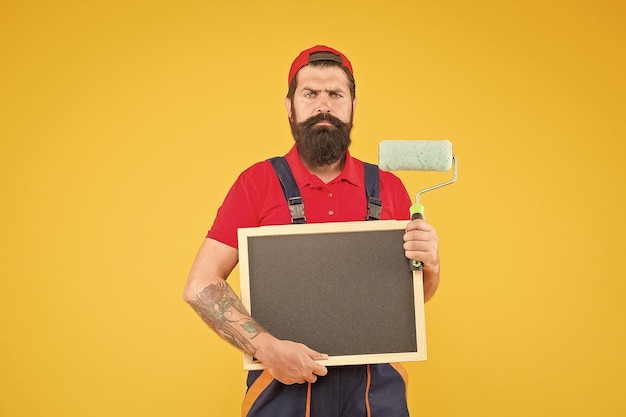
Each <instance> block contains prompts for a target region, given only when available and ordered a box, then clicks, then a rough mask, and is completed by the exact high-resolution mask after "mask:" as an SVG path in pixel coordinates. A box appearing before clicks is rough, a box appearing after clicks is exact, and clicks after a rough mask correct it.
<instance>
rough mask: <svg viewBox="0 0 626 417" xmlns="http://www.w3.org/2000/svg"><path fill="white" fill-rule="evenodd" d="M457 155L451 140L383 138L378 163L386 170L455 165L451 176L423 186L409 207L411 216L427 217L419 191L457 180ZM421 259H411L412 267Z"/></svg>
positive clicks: (443, 169) (439, 168)
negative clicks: (441, 181) (420, 200)
mask: <svg viewBox="0 0 626 417" xmlns="http://www.w3.org/2000/svg"><path fill="white" fill-rule="evenodd" d="M456 165H457V164H456V157H455V156H454V154H453V153H452V142H450V141H449V140H384V141H382V142H380V144H379V145H378V166H379V167H380V169H382V170H385V171H401V170H408V171H439V172H446V171H449V170H450V169H451V168H452V169H453V177H452V179H451V180H449V181H446V182H443V183H441V184H436V185H433V186H431V187H428V188H425V189H423V190H420V191H418V192H417V194H416V195H415V204H413V205H412V206H411V208H410V210H409V211H410V214H411V220H415V219H423V218H424V206H423V205H421V204H420V202H419V198H420V195H421V194H423V193H425V192H428V191H432V190H434V189H436V188H440V187H443V186H445V185H449V184H452V183H453V182H455V181H456V177H457V168H456ZM421 267H422V263H421V262H420V261H411V268H412V269H421Z"/></svg>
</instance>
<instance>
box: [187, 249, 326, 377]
mask: <svg viewBox="0 0 626 417" xmlns="http://www.w3.org/2000/svg"><path fill="white" fill-rule="evenodd" d="M237 262H238V253H237V249H234V248H232V247H230V246H228V245H225V244H223V243H221V242H218V241H216V240H213V239H206V240H205V241H204V243H203V244H202V246H201V247H200V250H199V252H198V255H197V256H196V259H195V261H194V263H193V266H192V267H191V272H190V273H189V278H188V279H187V284H186V285H185V290H184V293H183V298H184V300H185V301H186V302H187V303H189V305H191V307H192V308H193V309H194V310H195V311H196V312H197V313H198V314H199V315H200V317H201V318H202V320H204V322H205V323H206V324H208V325H209V327H211V328H212V329H213V330H214V331H215V332H216V333H217V334H218V335H220V336H221V337H222V338H223V339H224V340H226V341H227V342H229V343H230V344H232V345H233V346H235V347H237V348H239V349H241V350H243V351H244V352H246V353H247V354H249V355H251V356H255V357H256V358H257V359H258V360H259V361H261V363H263V364H264V365H265V366H266V367H267V368H268V369H269V371H270V373H271V374H272V375H273V376H274V378H276V379H277V380H279V381H281V382H283V383H285V384H293V383H304V382H315V381H316V380H317V376H318V375H320V376H322V375H326V373H327V369H326V367H324V366H322V365H320V364H318V363H317V362H315V361H316V360H322V359H327V356H326V355H322V354H321V353H319V352H316V351H314V350H312V349H309V348H308V347H306V346H305V345H302V344H300V343H295V342H290V341H285V340H278V339H276V338H275V337H273V336H272V335H270V334H269V333H268V332H267V331H266V330H265V329H263V327H261V326H260V325H259V324H258V323H257V322H256V321H255V320H254V319H253V318H252V317H250V314H249V313H248V312H247V311H246V309H245V307H244V306H243V303H242V302H241V299H240V298H239V297H238V296H237V294H235V292H234V291H233V289H232V288H231V287H230V285H228V283H227V282H226V278H228V275H229V274H230V273H231V272H232V270H233V268H234V267H235V265H237Z"/></svg>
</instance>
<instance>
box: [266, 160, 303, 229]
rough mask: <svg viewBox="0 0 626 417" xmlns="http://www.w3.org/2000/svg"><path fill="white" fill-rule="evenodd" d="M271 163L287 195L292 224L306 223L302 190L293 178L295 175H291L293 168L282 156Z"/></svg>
mask: <svg viewBox="0 0 626 417" xmlns="http://www.w3.org/2000/svg"><path fill="white" fill-rule="evenodd" d="M270 162H271V163H272V167H273V168H274V171H276V175H278V179H279V180H280V186H281V187H282V189H283V194H284V195H285V199H286V200H287V204H289V213H290V214H291V223H296V224H302V223H306V217H305V216H304V203H303V202H302V197H301V196H300V189H299V188H298V184H296V180H295V179H294V178H293V174H292V173H291V168H289V164H288V163H287V160H286V159H285V158H284V157H282V156H276V157H274V158H270Z"/></svg>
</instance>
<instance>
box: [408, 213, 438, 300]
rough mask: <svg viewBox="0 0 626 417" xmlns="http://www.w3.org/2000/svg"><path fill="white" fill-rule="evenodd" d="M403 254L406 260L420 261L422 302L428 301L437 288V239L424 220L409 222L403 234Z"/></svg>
mask: <svg viewBox="0 0 626 417" xmlns="http://www.w3.org/2000/svg"><path fill="white" fill-rule="evenodd" d="M404 252H405V255H406V257H407V258H409V259H415V260H418V261H422V264H423V273H424V275H423V276H424V301H428V300H430V299H431V298H432V296H433V295H435V292H436V291H437V287H438V286H439V239H438V237H437V231H436V230H435V228H434V227H433V226H431V225H430V224H428V223H427V222H426V221H424V220H413V221H411V222H410V223H409V224H408V225H407V228H406V233H405V234H404Z"/></svg>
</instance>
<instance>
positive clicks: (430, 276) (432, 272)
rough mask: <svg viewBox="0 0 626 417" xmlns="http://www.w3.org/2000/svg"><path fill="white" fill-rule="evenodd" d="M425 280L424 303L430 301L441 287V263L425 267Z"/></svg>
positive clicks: (423, 271)
mask: <svg viewBox="0 0 626 417" xmlns="http://www.w3.org/2000/svg"><path fill="white" fill-rule="evenodd" d="M422 273H423V280H424V302H426V301H428V300H430V299H431V298H432V297H433V295H435V292H437V288H438V287H439V263H437V264H436V265H434V266H427V265H425V266H424V269H423V270H422Z"/></svg>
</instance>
